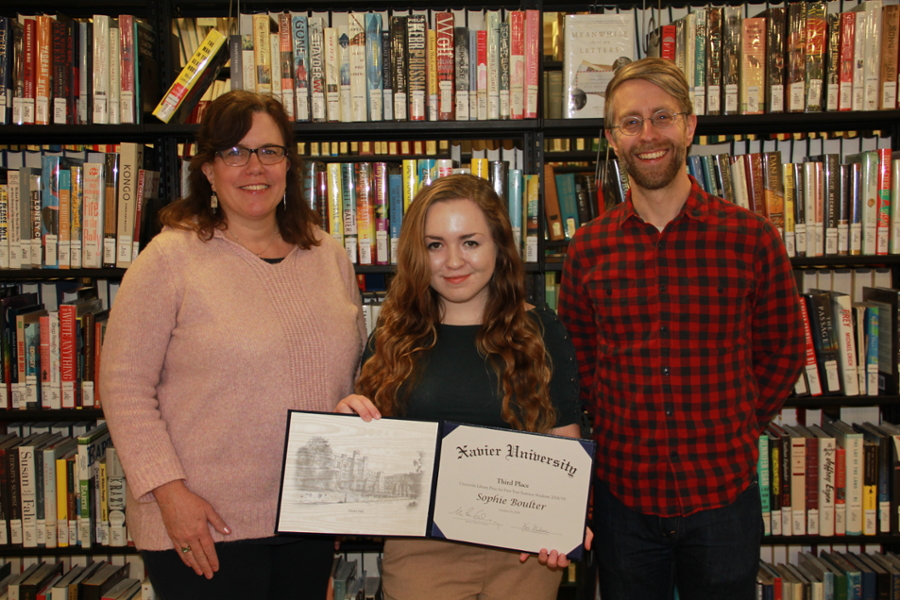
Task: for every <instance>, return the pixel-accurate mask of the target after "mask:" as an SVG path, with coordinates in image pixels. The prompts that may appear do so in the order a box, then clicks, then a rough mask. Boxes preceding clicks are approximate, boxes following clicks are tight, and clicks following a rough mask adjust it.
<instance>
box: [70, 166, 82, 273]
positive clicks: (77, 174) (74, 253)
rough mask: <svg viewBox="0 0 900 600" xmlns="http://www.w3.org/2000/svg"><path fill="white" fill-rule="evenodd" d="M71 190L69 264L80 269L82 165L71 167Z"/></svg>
mask: <svg viewBox="0 0 900 600" xmlns="http://www.w3.org/2000/svg"><path fill="white" fill-rule="evenodd" d="M71 173H72V174H71V184H72V191H71V192H70V196H69V199H70V200H71V206H70V208H69V220H70V223H71V227H70V229H69V246H70V249H69V264H70V265H71V267H72V268H73V269H80V268H81V265H82V263H83V261H82V239H83V231H82V216H83V205H84V167H82V166H74V167H72V169H71Z"/></svg>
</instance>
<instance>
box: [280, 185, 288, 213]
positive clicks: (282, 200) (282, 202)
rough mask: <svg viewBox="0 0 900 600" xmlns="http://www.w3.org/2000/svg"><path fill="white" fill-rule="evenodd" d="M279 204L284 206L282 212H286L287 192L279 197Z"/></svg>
mask: <svg viewBox="0 0 900 600" xmlns="http://www.w3.org/2000/svg"><path fill="white" fill-rule="evenodd" d="M281 204H283V205H284V210H287V190H285V191H284V196H282V197H281Z"/></svg>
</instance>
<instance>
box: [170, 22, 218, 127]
mask: <svg viewBox="0 0 900 600" xmlns="http://www.w3.org/2000/svg"><path fill="white" fill-rule="evenodd" d="M225 39H226V38H225V36H224V35H223V34H222V33H221V32H219V30H217V29H211V30H210V31H209V33H208V34H207V35H206V38H204V40H203V42H202V43H201V44H200V46H199V47H198V48H197V51H196V52H194V55H193V56H192V57H191V59H190V60H189V61H188V63H187V64H186V65H185V67H184V68H183V69H182V70H181V73H180V74H179V75H178V77H177V78H176V79H175V83H173V84H172V87H170V88H169V91H168V92H166V95H165V96H163V99H162V100H160V101H159V104H158V105H157V106H156V108H155V109H154V110H153V116H155V117H157V118H158V119H159V120H160V121H162V122H164V123H168V122H170V121H171V120H172V118H173V117H175V122H177V123H183V122H184V121H185V120H186V119H187V117H188V116H189V115H190V114H191V111H192V110H193V108H194V105H195V104H197V102H198V101H199V100H200V97H201V96H202V95H203V92H205V91H206V88H208V87H209V86H210V85H211V84H212V82H213V80H215V78H216V74H217V73H218V71H219V68H220V67H221V66H222V65H223V64H225V62H226V61H227V60H228V46H227V45H226V44H225Z"/></svg>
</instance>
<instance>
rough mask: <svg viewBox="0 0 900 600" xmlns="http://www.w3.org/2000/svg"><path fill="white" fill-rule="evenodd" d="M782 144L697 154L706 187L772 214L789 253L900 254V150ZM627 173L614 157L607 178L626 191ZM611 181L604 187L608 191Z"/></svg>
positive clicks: (694, 162)
mask: <svg viewBox="0 0 900 600" xmlns="http://www.w3.org/2000/svg"><path fill="white" fill-rule="evenodd" d="M782 160H783V158H782V154H781V151H779V150H774V151H769V152H757V153H751V154H743V155H738V156H731V155H730V154H727V153H723V154H716V155H710V156H690V157H689V158H688V163H687V168H688V172H689V173H691V174H692V175H693V176H694V178H695V179H696V180H697V182H698V183H699V184H700V186H701V187H702V188H704V189H705V190H706V191H708V192H710V193H712V194H714V195H716V196H720V197H722V198H725V199H727V200H730V201H732V202H734V203H735V204H738V205H739V206H743V207H744V208H747V209H748V210H751V211H753V212H755V213H757V214H760V215H762V216H765V217H767V218H768V219H769V220H770V221H771V222H772V224H773V225H774V226H775V228H776V229H777V230H778V231H779V232H780V233H781V234H782V236H783V237H784V241H785V246H786V247H787V251H788V255H789V256H832V255H886V254H898V253H900V209H898V208H897V207H896V206H895V203H894V199H895V198H898V197H900V154H898V155H897V156H895V155H894V154H893V153H892V152H891V150H890V149H879V150H869V151H865V152H859V153H856V154H851V155H848V156H844V157H843V159H842V157H841V155H840V154H822V155H818V156H810V157H807V158H806V160H805V161H804V162H797V163H783V162H782ZM626 179H627V177H626V176H625V174H624V173H623V172H622V171H621V166H620V165H619V163H618V161H614V162H612V161H610V162H609V165H608V167H607V176H606V180H607V181H608V182H611V184H612V186H613V187H615V186H617V185H618V188H617V189H614V190H613V192H612V194H613V198H614V200H615V201H620V200H621V199H622V198H624V193H625V191H626V190H627V188H626V187H625V180H626ZM609 189H610V185H605V186H604V187H603V191H604V193H606V192H608V190H609Z"/></svg>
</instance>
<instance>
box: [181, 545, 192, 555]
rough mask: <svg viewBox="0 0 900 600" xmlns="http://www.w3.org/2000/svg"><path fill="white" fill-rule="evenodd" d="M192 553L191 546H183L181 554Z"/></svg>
mask: <svg viewBox="0 0 900 600" xmlns="http://www.w3.org/2000/svg"><path fill="white" fill-rule="evenodd" d="M190 551H191V547H190V546H182V547H181V553H182V554H187V553H188V552H190Z"/></svg>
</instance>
